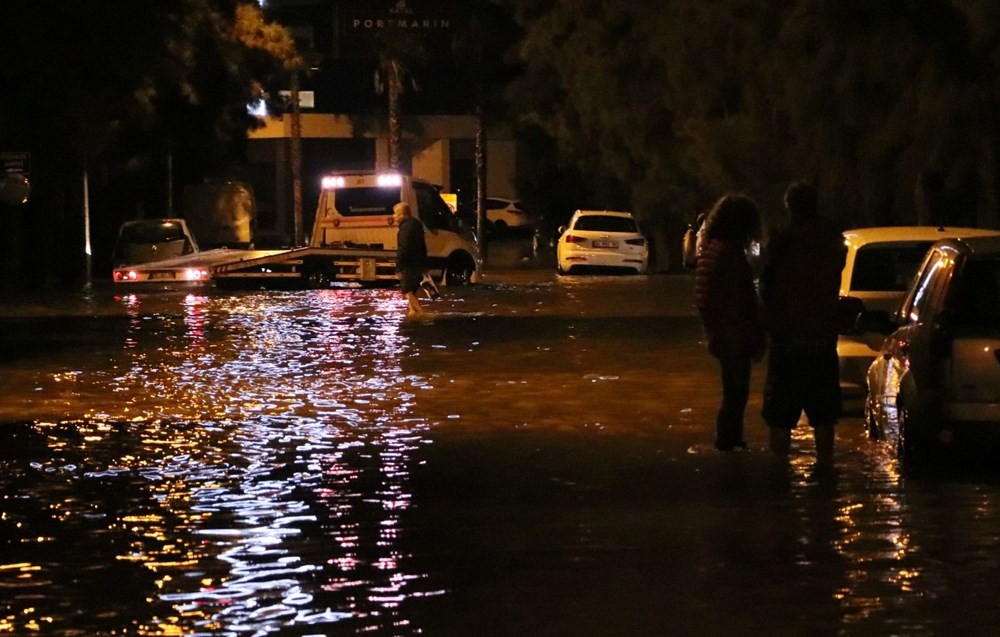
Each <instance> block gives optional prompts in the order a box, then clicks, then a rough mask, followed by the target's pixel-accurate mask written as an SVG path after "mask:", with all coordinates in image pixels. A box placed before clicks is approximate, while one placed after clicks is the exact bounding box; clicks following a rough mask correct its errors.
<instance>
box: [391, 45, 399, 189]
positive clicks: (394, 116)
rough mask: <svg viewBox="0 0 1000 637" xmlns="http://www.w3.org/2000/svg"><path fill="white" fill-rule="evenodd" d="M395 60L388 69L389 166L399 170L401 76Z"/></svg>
mask: <svg viewBox="0 0 1000 637" xmlns="http://www.w3.org/2000/svg"><path fill="white" fill-rule="evenodd" d="M399 74H400V71H399V66H398V65H397V64H396V62H395V61H393V63H392V64H391V66H390V71H389V166H390V167H391V168H392V169H393V170H394V171H398V170H399V140H400V132H399V94H400V93H401V92H402V78H400V76H399Z"/></svg>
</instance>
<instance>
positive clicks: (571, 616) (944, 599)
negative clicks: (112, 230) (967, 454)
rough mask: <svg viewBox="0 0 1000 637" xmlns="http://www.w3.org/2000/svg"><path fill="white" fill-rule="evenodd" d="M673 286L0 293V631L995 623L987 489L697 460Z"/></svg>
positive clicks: (725, 629)
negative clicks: (408, 308) (413, 296)
mask: <svg viewBox="0 0 1000 637" xmlns="http://www.w3.org/2000/svg"><path fill="white" fill-rule="evenodd" d="M690 285H691V281H690V278H689V277H687V276H667V275H655V276H653V275H651V276H644V277H607V278H600V277H565V278H559V277H556V276H555V274H554V273H552V272H550V271H548V270H544V271H543V270H503V271H497V272H492V273H487V275H486V277H485V280H484V281H483V283H481V284H480V285H477V286H474V287H470V288H443V289H442V293H443V295H442V298H440V299H437V300H434V301H429V302H425V308H426V309H427V310H428V312H429V313H430V314H431V315H432V319H431V320H429V321H424V322H418V323H408V322H403V321H402V313H403V301H402V300H401V299H400V298H399V294H398V291H397V290H393V289H374V290H357V289H338V290H323V291H307V292H240V293H225V292H208V293H202V294H186V293H181V292H172V293H163V294H140V295H136V296H125V297H117V296H115V292H114V291H113V290H111V289H110V288H109V287H104V288H102V287H100V286H98V287H97V288H94V289H91V290H88V291H87V292H85V293H80V294H78V295H75V296H69V297H63V298H59V299H53V298H38V299H33V300H30V301H24V302H19V303H10V304H0V328H2V329H3V335H2V336H0V344H2V350H0V489H2V494H3V495H2V499H0V634H13V635H65V636H70V635H72V636H94V635H232V636H244V635H246V636H250V635H301V636H316V635H327V636H331V635H355V634H373V635H430V636H437V635H446V636H452V635H454V636H472V635H476V636H493V635H496V636H502V635H523V636H528V635H530V636H535V635H540V636H541V635H546V636H547V635H560V636H562V635H567V636H574V637H578V636H583V635H586V636H589V635H593V636H606V635H608V636H617V635H709V636H711V635H762V634H773V635H850V636H856V635H889V634H891V635H989V634H995V630H996V629H995V624H996V619H997V615H998V611H997V608H996V600H997V595H996V589H995V582H996V581H997V580H998V577H1000V478H998V477H997V475H996V474H995V473H994V472H990V471H986V470H980V469H977V468H975V467H974V468H973V469H970V470H967V471H962V472H956V471H942V472H936V473H932V474H931V475H928V476H921V477H920V478H919V479H911V478H907V479H903V478H902V477H900V475H899V474H898V470H897V466H896V464H895V462H894V461H893V460H892V459H891V458H890V457H889V456H888V455H887V454H886V453H885V451H884V450H883V449H880V448H878V447H877V446H875V445H873V444H872V443H869V442H867V441H866V440H865V438H864V435H863V431H862V422H861V419H860V418H858V417H850V418H845V419H844V420H843V421H842V422H841V424H840V425H839V429H838V441H837V464H838V470H837V472H836V473H834V474H832V475H829V474H814V472H813V468H812V464H813V463H812V461H813V456H812V452H813V449H812V441H811V439H810V432H809V430H808V429H807V428H806V427H799V429H798V430H797V432H796V436H797V439H796V442H795V444H796V449H795V452H794V454H793V457H792V461H791V463H790V465H787V466H782V465H780V464H777V463H775V461H774V460H773V459H772V458H771V457H770V456H769V454H767V453H766V452H765V451H764V446H765V439H766V431H765V429H764V426H763V424H762V421H761V419H760V416H759V411H760V391H759V390H760V385H761V382H762V380H763V368H762V367H761V366H757V367H755V369H754V391H753V394H752V396H751V404H750V406H749V408H748V418H747V439H748V442H749V444H750V447H751V450H750V452H748V453H737V454H719V453H717V452H715V451H714V450H713V449H712V447H711V442H712V436H713V427H714V417H715V410H716V408H717V406H718V396H719V393H718V380H717V370H716V366H715V364H714V361H713V360H712V359H711V358H709V356H708V355H707V353H706V352H705V351H704V348H703V346H702V345H701V343H700V342H699V339H700V335H701V330H700V326H699V324H698V321H697V318H696V317H695V315H694V312H693V308H692V297H691V290H690Z"/></svg>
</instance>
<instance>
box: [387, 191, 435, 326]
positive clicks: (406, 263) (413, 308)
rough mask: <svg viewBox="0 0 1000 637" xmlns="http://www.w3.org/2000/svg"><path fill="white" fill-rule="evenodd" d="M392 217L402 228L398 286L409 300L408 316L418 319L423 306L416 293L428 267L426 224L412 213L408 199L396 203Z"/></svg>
mask: <svg viewBox="0 0 1000 637" xmlns="http://www.w3.org/2000/svg"><path fill="white" fill-rule="evenodd" d="M392 219H393V221H395V223H396V226H397V227H398V228H399V232H398V233H397V235H396V271H397V272H399V289H400V291H402V293H403V298H404V299H406V317H407V318H419V317H421V316H422V315H423V313H424V308H423V307H421V306H420V299H419V298H417V292H419V291H420V281H421V279H423V276H424V270H425V268H426V267H427V243H426V242H425V241H424V224H422V223H420V220H419V219H417V218H416V217H414V216H413V213H412V212H411V211H410V204H408V203H406V202H405V201H401V202H399V203H398V204H396V205H395V206H393V208H392Z"/></svg>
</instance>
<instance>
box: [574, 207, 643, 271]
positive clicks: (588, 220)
mask: <svg viewBox="0 0 1000 637" xmlns="http://www.w3.org/2000/svg"><path fill="white" fill-rule="evenodd" d="M559 232H560V236H559V241H558V243H557V244H556V270H557V271H558V272H559V273H560V274H570V273H574V272H579V271H584V270H595V269H601V270H617V271H624V272H632V273H635V274H644V273H645V272H646V269H647V267H648V266H649V244H648V242H647V241H646V238H645V237H644V236H643V235H642V233H641V232H639V226H638V224H637V223H636V221H635V218H634V217H633V216H632V213H630V212H610V211H607V210H577V211H576V212H575V213H573V217H572V218H571V219H570V220H569V226H567V227H563V228H560V229H559Z"/></svg>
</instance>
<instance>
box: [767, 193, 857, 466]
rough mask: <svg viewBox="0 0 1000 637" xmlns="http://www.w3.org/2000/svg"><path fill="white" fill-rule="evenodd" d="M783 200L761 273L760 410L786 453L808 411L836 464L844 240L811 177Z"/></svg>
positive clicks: (826, 461)
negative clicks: (763, 358) (780, 226)
mask: <svg viewBox="0 0 1000 637" xmlns="http://www.w3.org/2000/svg"><path fill="white" fill-rule="evenodd" d="M785 208H786V209H787V210H788V215H789V223H788V227H787V228H785V229H784V230H782V231H781V232H780V233H779V234H778V235H777V236H776V237H775V238H774V240H773V241H771V243H770V245H769V246H768V249H767V254H766V255H765V260H764V269H763V273H762V274H761V280H760V286H761V298H762V300H763V304H764V322H765V327H766V329H767V331H768V334H769V335H770V337H771V343H770V347H769V349H768V352H769V353H768V359H767V376H766V380H765V383H764V409H763V416H764V421H765V422H766V423H767V425H768V428H769V429H770V436H771V451H772V452H774V453H775V455H777V456H779V457H781V458H786V457H787V456H788V454H789V452H790V450H791V435H792V429H794V428H795V425H796V424H797V423H798V421H799V416H801V414H802V412H803V411H805V414H806V416H807V417H808V418H809V424H810V425H811V426H812V429H813V435H814V436H815V440H816V465H817V467H831V466H832V465H833V447H834V444H833V443H834V431H833V426H834V424H835V423H836V422H837V419H838V417H839V416H840V411H841V396H840V367H839V364H838V361H837V331H838V330H837V328H838V299H839V294H840V272H841V270H843V268H844V261H845V259H846V258H847V248H846V247H845V246H844V238H843V236H842V235H841V233H840V229H839V228H838V227H837V226H836V224H834V223H833V222H832V221H830V220H829V219H827V218H825V217H822V216H820V214H819V212H818V204H817V194H816V189H815V188H814V187H813V186H812V185H810V184H808V183H806V182H802V181H798V182H795V183H793V184H792V185H790V186H789V187H788V190H786V191H785Z"/></svg>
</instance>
